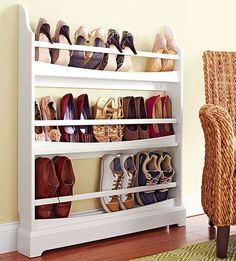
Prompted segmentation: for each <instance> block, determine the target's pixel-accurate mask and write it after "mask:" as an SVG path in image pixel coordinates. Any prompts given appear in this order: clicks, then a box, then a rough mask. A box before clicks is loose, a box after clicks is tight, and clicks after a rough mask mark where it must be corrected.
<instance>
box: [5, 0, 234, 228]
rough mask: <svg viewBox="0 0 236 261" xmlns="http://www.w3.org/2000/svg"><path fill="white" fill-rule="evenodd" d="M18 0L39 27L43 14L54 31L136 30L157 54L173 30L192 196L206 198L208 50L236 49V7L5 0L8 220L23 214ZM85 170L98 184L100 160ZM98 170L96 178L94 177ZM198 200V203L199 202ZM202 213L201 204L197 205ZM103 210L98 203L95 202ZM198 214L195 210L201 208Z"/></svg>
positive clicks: (140, 44)
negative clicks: (61, 26)
mask: <svg viewBox="0 0 236 261" xmlns="http://www.w3.org/2000/svg"><path fill="white" fill-rule="evenodd" d="M17 3H22V4H24V5H25V6H26V7H27V8H28V11H29V14H30V21H31V23H32V26H33V27H35V26H36V23H37V20H38V18H39V17H40V16H42V17H45V18H47V19H48V20H49V21H50V23H51V24H52V29H54V28H55V24H56V22H57V20H58V19H63V20H65V21H66V22H68V24H69V25H70V26H71V31H72V32H74V31H75V30H76V29H77V27H78V26H80V25H86V26H88V27H89V28H91V29H92V28H96V27H98V26H101V27H104V28H106V29H108V28H110V27H114V28H116V29H117V30H118V31H122V30H123V29H128V30H130V31H131V32H132V33H133V34H134V36H135V43H136V47H137V49H139V50H150V49H151V47H152V42H153V39H154V36H155V34H156V32H157V31H158V30H159V29H160V28H161V26H162V25H164V24H168V25H170V26H171V27H172V28H173V29H174V30H175V32H176V36H177V40H178V43H179V46H180V47H181V48H182V49H183V50H184V55H185V58H184V198H185V201H186V202H192V201H193V200H194V199H197V198H198V197H199V194H200V185H201V173H202V167H203V153H204V151H203V135H202V131H201V128H200V123H199V119H198V111H199V108H200V106H201V105H202V104H203V103H204V87H203V73H202V59H201V56H202V52H203V51H204V50H206V49H213V50H235V45H236V34H234V29H235V9H236V2H235V1H234V0H228V1H227V5H226V4H223V3H222V2H221V1H213V0H209V1H204V0H199V1H188V0H179V1H159V0H149V1H144V0H129V1H127V0H119V1H111V0H110V1H108V0H100V1H91V0H90V1H89V0H87V1H81V0H70V1H63V0H50V1H45V0H37V1H33V0H19V1H16V0H1V1H0V24H1V33H0V34H1V37H0V47H1V48H0V57H1V58H0V69H1V70H0V71H1V73H0V75H1V77H0V79H1V87H0V97H1V103H0V111H1V121H2V124H1V135H0V180H1V182H0V206H1V211H0V223H6V222H12V221H16V220H17V219H18V216H17V6H16V4H17ZM74 164H80V168H78V171H80V172H81V175H83V176H84V178H87V177H88V176H89V178H91V179H92V177H93V173H95V172H96V168H97V166H98V161H97V160H93V164H92V168H91V169H90V170H87V169H86V168H87V161H81V162H80V163H77V162H76V163H74ZM90 172H91V173H90ZM192 203H193V202H192ZM194 204H196V208H198V207H199V206H200V201H199V200H197V201H196V202H194ZM95 206H97V204H95ZM193 210H194V209H193Z"/></svg>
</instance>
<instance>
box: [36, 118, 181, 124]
mask: <svg viewBox="0 0 236 261" xmlns="http://www.w3.org/2000/svg"><path fill="white" fill-rule="evenodd" d="M165 123H178V120H177V119H170V118H166V119H162V118H161V119H151V118H150V119H116V120H115V119H105V120H102V119H101V120H92V119H91V120H50V121H49V120H48V121H45V120H39V121H34V126H77V125H78V126H86V125H116V124H118V125H119V124H120V125H124V124H125V125H128V124H165Z"/></svg>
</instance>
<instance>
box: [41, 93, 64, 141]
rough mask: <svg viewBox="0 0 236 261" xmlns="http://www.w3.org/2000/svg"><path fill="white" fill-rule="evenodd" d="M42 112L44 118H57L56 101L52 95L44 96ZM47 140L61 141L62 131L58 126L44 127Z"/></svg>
mask: <svg viewBox="0 0 236 261" xmlns="http://www.w3.org/2000/svg"><path fill="white" fill-rule="evenodd" d="M41 112H42V116H43V120H57V110H56V103H55V101H54V100H53V98H52V97H51V96H46V97H43V98H42V101H41ZM44 131H45V136H46V141H60V138H61V133H60V131H59V129H58V126H45V127H44Z"/></svg>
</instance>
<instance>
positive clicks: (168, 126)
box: [161, 96, 174, 136]
mask: <svg viewBox="0 0 236 261" xmlns="http://www.w3.org/2000/svg"><path fill="white" fill-rule="evenodd" d="M161 104H162V117H163V118H164V119H166V118H167V119H169V118H172V106H171V100H170V97H169V96H163V97H161ZM173 134H174V128H173V124H172V123H165V124H163V136H168V135H173Z"/></svg>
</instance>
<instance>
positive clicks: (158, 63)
mask: <svg viewBox="0 0 236 261" xmlns="http://www.w3.org/2000/svg"><path fill="white" fill-rule="evenodd" d="M152 52H153V53H164V52H167V49H166V38H165V37H164V35H162V34H157V35H156V38H155V41H154V44H153V48H152ZM162 69H163V67H162V59H160V58H151V59H149V60H148V62H147V69H146V71H147V72H160V71H161V70H162Z"/></svg>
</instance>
